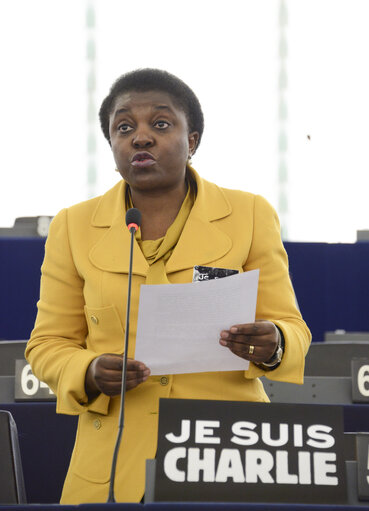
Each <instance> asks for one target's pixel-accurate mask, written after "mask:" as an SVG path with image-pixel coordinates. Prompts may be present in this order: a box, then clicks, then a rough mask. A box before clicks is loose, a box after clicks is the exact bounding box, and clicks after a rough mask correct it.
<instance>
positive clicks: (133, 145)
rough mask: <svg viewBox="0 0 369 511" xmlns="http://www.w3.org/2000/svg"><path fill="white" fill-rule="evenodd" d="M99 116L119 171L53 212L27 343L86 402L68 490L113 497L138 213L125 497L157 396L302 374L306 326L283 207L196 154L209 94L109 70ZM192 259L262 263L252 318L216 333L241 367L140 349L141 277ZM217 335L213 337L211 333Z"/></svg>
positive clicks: (67, 397) (69, 405) (75, 496)
mask: <svg viewBox="0 0 369 511" xmlns="http://www.w3.org/2000/svg"><path fill="white" fill-rule="evenodd" d="M100 121H101V127H102V130H103V133H104V135H105V137H106V138H107V140H108V142H109V144H110V146H111V149H112V152H113V155H114V159H115V162H116V165H117V169H118V171H119V173H120V174H121V176H122V178H123V179H122V180H121V181H120V182H119V183H118V184H117V185H116V186H114V187H113V188H112V189H111V190H109V191H108V192H107V193H106V194H105V195H103V196H101V197H97V198H95V199H92V200H89V201H86V202H84V203H81V204H77V205H75V206H73V207H71V208H68V209H65V210H63V211H61V212H60V213H59V214H58V215H57V216H56V217H55V219H54V220H53V222H52V225H51V228H50V233H49V237H48V240H47V243H46V254H45V260H44V263H43V266H42V283H41V295H40V301H39V303H38V315H37V319H36V324H35V328H34V330H33V332H32V335H31V339H30V341H29V343H28V345H27V350H26V357H27V359H28V360H29V362H30V363H31V366H32V370H33V371H34V373H35V375H36V376H38V378H40V379H41V380H42V381H45V382H47V383H48V384H49V385H50V387H51V388H52V389H53V391H54V392H55V393H56V395H57V412H58V413H67V414H78V415H79V416H80V417H79V424H78V431H77V437H76V443H75V447H74V451H73V455H72V459H71V463H70V467H69V470H68V474H67V477H66V481H65V484H64V489H63V495H62V499H61V502H62V503H64V504H78V503H82V502H104V501H106V498H107V495H108V484H109V476H110V464H111V459H112V454H113V448H114V443H115V437H116V431H117V417H118V411H119V393H120V386H121V369H122V351H123V338H124V317H125V307H126V295H125V293H126V292H127V273H128V262H129V261H128V252H129V251H128V246H129V236H130V235H129V233H128V231H127V229H126V227H125V224H124V217H125V211H126V209H128V208H129V207H132V206H134V207H136V208H138V209H139V210H140V211H141V213H142V224H141V229H140V231H139V232H138V233H136V243H135V247H134V262H133V279H132V302H131V326H130V339H129V351H128V357H129V360H128V372H127V390H128V392H127V394H126V408H125V428H124V434H123V440H122V447H121V450H120V454H119V457H118V467H117V476H116V483H115V488H116V490H115V494H116V499H117V500H118V501H125V502H129V501H132V502H135V501H140V500H141V498H142V495H143V492H144V479H145V474H144V471H145V460H146V459H150V458H154V457H155V451H156V437H157V413H158V402H159V398H160V397H173V398H197V399H227V400H245V401H264V402H267V401H268V398H267V395H266V394H265V392H264V389H263V386H262V384H261V382H260V380H259V379H258V377H259V376H262V375H266V376H267V377H268V378H271V379H274V380H282V381H288V382H293V383H302V381H303V372H304V358H305V354H306V352H307V349H308V346H309V342H310V333H309V330H308V329H307V327H306V325H305V323H304V322H303V320H302V318H301V315H300V313H299V311H298V310H297V309H296V306H295V299H294V293H293V290H292V286H291V283H290V279H289V275H288V263H287V256H286V253H285V251H284V248H283V245H282V242H281V239H280V234H279V224H278V219H277V216H276V214H275V212H274V210H273V209H272V208H271V206H270V205H269V204H268V203H267V202H266V201H265V200H264V199H263V198H261V197H260V196H254V195H252V194H249V193H246V192H240V191H235V190H227V189H222V188H219V187H217V186H216V185H214V184H211V183H209V182H207V181H205V180H203V179H201V178H200V177H199V175H198V174H197V173H196V172H195V171H194V169H192V167H191V166H190V164H189V159H190V158H191V156H193V154H194V153H195V151H196V150H197V148H198V146H199V143H200V140H201V136H202V132H203V116H202V111H201V107H200V104H199V102H198V100H197V98H196V96H195V95H194V94H193V92H192V91H191V90H190V89H189V87H188V86H187V85H186V84H184V83H183V82H182V81H181V80H179V79H178V78H176V77H174V76H172V75H170V74H169V73H166V72H164V71H160V70H152V69H144V70H138V71H133V72H131V73H128V74H126V75H123V76H122V77H121V78H119V79H118V80H117V81H116V82H115V84H113V86H112V88H111V90H110V93H109V95H108V96H107V98H106V99H105V100H104V102H103V104H102V106H101V110H100ZM195 265H206V266H211V267H215V268H228V269H234V270H238V271H241V272H242V271H248V270H252V269H256V268H258V269H260V279H259V290H258V302H257V313H256V316H257V318H258V320H257V321H256V322H255V323H252V324H241V325H229V330H226V331H222V332H219V342H220V344H221V345H222V346H224V348H225V349H229V350H231V351H232V352H233V353H234V354H235V356H239V357H242V358H244V359H245V360H248V361H250V362H251V363H250V367H249V369H248V370H246V371H229V372H218V373H193V374H182V375H181V374H180V375H162V376H159V377H158V376H150V368H148V367H147V366H146V365H145V361H137V360H135V359H134V356H135V333H136V326H137V314H138V299H139V290H140V285H141V284H160V283H168V282H170V283H186V282H191V281H192V276H193V268H194V266H195ZM214 342H217V340H214Z"/></svg>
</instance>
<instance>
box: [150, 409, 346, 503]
mask: <svg viewBox="0 0 369 511" xmlns="http://www.w3.org/2000/svg"><path fill="white" fill-rule="evenodd" d="M342 417H343V416H342V408H341V407H339V406H332V405H330V406H324V405H302V404H298V405H296V404H276V403H270V404H269V403H248V402H238V401H237V402H236V401H203V400H192V399H191V400H190V399H161V400H160V409H159V433H158V453H157V466H156V480H155V501H202V502H204V501H205V502H214V501H222V502H296V503H298V502H303V503H337V504H338V503H340V504H344V503H346V471H345V464H344V458H343V418H342Z"/></svg>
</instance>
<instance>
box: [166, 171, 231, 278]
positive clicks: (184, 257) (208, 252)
mask: <svg viewBox="0 0 369 511" xmlns="http://www.w3.org/2000/svg"><path fill="white" fill-rule="evenodd" d="M192 173H193V175H194V177H195V179H196V183H197V197H196V201H195V204H194V206H193V208H192V211H191V213H190V215H189V217H188V219H187V222H186V225H185V227H184V229H183V231H182V234H181V237H180V238H179V241H178V243H177V245H176V247H175V249H174V251H173V254H172V255H171V257H170V258H169V260H168V262H167V264H166V270H167V273H173V272H176V271H180V270H184V269H188V268H192V267H194V266H195V265H206V264H207V263H209V262H211V261H214V260H215V259H219V258H220V257H222V256H224V255H225V254H226V253H227V252H229V251H230V250H231V248H232V240H231V239H230V238H229V236H227V234H225V233H224V232H222V231H221V230H219V229H218V228H217V227H216V225H214V224H213V223H212V222H213V221H214V220H219V219H220V218H224V217H226V216H228V215H230V214H231V212H232V208H231V205H230V203H229V202H228V200H227V198H226V197H225V195H224V193H223V192H222V190H221V189H220V188H219V187H218V186H216V185H215V184H213V183H209V182H208V181H205V180H204V179H201V178H200V177H199V176H198V174H197V173H196V172H195V171H194V170H193V169H192Z"/></svg>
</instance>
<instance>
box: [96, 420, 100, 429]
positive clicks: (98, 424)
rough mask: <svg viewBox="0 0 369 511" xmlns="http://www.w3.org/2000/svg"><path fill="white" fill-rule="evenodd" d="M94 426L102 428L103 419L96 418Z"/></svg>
mask: <svg viewBox="0 0 369 511" xmlns="http://www.w3.org/2000/svg"><path fill="white" fill-rule="evenodd" d="M94 428H95V429H100V428H101V420H100V419H95V420H94Z"/></svg>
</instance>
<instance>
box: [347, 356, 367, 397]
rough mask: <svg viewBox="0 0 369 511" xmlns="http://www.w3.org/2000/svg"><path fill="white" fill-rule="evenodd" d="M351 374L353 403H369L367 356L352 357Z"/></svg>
mask: <svg viewBox="0 0 369 511" xmlns="http://www.w3.org/2000/svg"><path fill="white" fill-rule="evenodd" d="M351 376H352V401H353V403H369V358H353V359H352V360H351Z"/></svg>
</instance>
